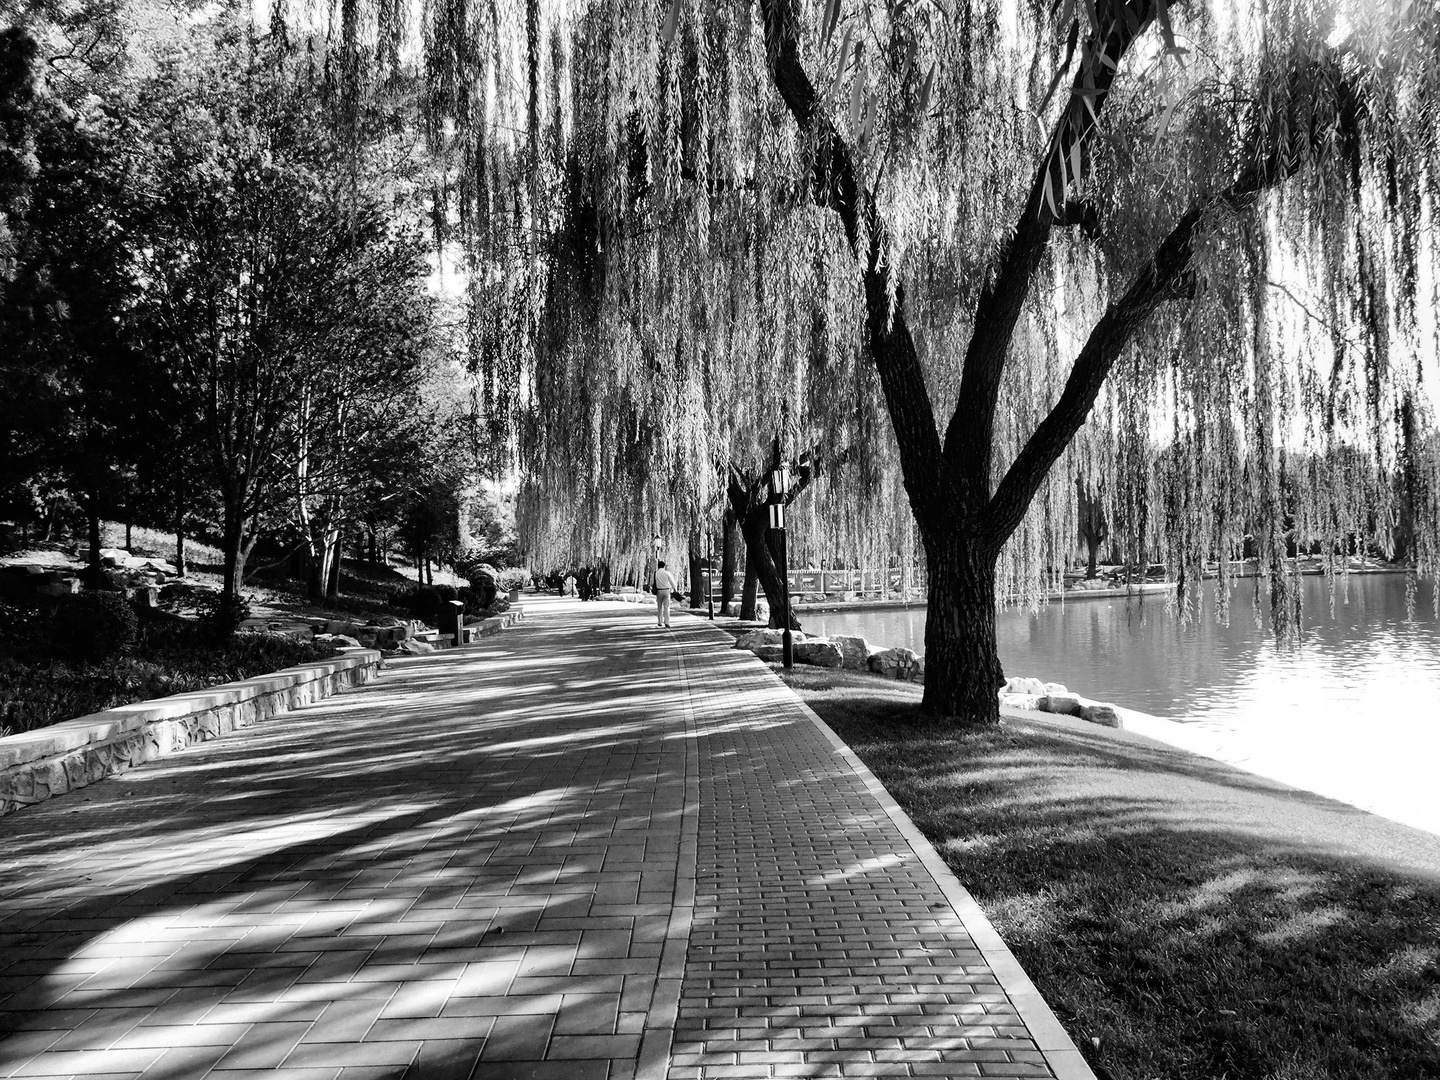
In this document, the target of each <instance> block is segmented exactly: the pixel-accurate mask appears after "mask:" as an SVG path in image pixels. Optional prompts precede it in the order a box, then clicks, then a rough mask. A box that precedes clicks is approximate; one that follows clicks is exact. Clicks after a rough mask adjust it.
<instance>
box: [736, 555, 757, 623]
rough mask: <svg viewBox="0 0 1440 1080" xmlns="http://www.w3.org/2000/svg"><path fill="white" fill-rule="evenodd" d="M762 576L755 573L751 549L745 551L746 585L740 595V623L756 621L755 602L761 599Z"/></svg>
mask: <svg viewBox="0 0 1440 1080" xmlns="http://www.w3.org/2000/svg"><path fill="white" fill-rule="evenodd" d="M759 592H760V576H759V575H758V574H756V573H755V560H754V559H752V558H751V557H750V549H749V548H748V547H747V548H746V549H745V585H744V588H743V589H742V590H741V593H740V621H741V622H754V621H755V601H756V600H757V599H759Z"/></svg>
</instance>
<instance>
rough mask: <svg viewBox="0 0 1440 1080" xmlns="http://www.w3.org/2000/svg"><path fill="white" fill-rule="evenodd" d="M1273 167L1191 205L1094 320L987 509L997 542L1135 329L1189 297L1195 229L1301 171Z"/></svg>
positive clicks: (986, 524) (984, 523)
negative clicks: (1124, 288) (1217, 213)
mask: <svg viewBox="0 0 1440 1080" xmlns="http://www.w3.org/2000/svg"><path fill="white" fill-rule="evenodd" d="M1272 165H1273V166H1274V167H1272V168H1269V169H1265V168H1252V169H1251V170H1249V171H1247V172H1246V173H1245V174H1243V175H1242V176H1241V177H1240V179H1239V180H1237V181H1235V183H1233V184H1231V185H1230V186H1229V187H1228V188H1225V189H1224V190H1222V191H1219V192H1215V193H1212V194H1210V195H1207V196H1205V197H1203V198H1201V199H1199V200H1198V201H1197V202H1196V203H1195V204H1194V205H1193V206H1191V208H1190V209H1189V210H1188V211H1187V212H1186V213H1185V215H1184V217H1182V218H1181V219H1180V220H1179V222H1177V223H1176V225H1175V227H1174V228H1173V229H1171V231H1170V235H1169V236H1167V237H1166V238H1165V239H1164V240H1163V241H1162V242H1161V244H1160V245H1159V247H1157V248H1156V250H1155V254H1154V255H1152V256H1151V258H1150V261H1149V262H1147V263H1146V264H1145V266H1144V267H1143V268H1142V269H1141V270H1140V272H1139V273H1138V274H1136V275H1135V278H1134V280H1133V281H1132V282H1131V284H1130V288H1129V289H1128V290H1127V291H1126V293H1125V295H1124V296H1123V297H1121V298H1120V300H1119V301H1118V302H1116V303H1114V304H1111V305H1110V307H1109V308H1107V309H1106V311H1105V314H1104V315H1103V316H1101V318H1100V321H1099V322H1098V323H1096V324H1095V328H1094V329H1093V330H1092V331H1091V332H1090V337H1089V339H1088V340H1087V341H1086V342H1085V346H1084V348H1083V349H1081V350H1080V355H1079V357H1077V358H1076V360H1075V366H1074V367H1073V368H1071V370H1070V377H1069V378H1068V379H1067V380H1066V381H1065V389H1064V391H1063V392H1062V393H1061V395H1060V399H1059V400H1058V401H1057V402H1056V403H1055V407H1054V408H1052V409H1051V410H1050V413H1049V415H1047V416H1046V417H1045V419H1044V420H1042V421H1041V422H1040V425H1039V426H1038V427H1036V429H1035V431H1034V433H1033V434H1032V435H1031V436H1030V438H1029V440H1028V441H1027V442H1026V443H1025V446H1024V448H1023V449H1022V450H1021V451H1020V453H1019V454H1018V455H1017V456H1016V458H1015V460H1014V462H1013V463H1012V464H1011V466H1010V468H1009V470H1008V471H1007V472H1006V473H1005V477H1004V479H1003V480H1001V481H1000V485H999V487H997V488H996V490H995V496H994V498H992V499H991V500H990V503H989V505H988V506H987V507H986V508H985V513H984V516H983V518H982V520H981V527H982V528H983V529H984V531H985V532H986V533H987V534H988V535H989V537H990V539H991V541H992V542H993V543H994V544H995V545H996V546H997V547H998V546H999V545H1000V544H1003V543H1004V542H1005V540H1006V539H1008V538H1009V536H1010V535H1011V533H1013V532H1014V531H1015V529H1016V528H1018V527H1019V525H1020V521H1021V520H1022V519H1023V518H1024V516H1025V511H1026V509H1027V508H1028V507H1029V506H1030V501H1031V500H1032V499H1033V498H1034V497H1035V493H1036V492H1037V491H1038V490H1039V489H1040V485H1041V484H1042V483H1043V482H1044V480H1045V476H1046V474H1047V473H1049V471H1050V468H1051V466H1052V465H1054V464H1055V462H1056V461H1057V460H1058V459H1059V457H1060V455H1061V454H1062V453H1064V451H1065V447H1067V446H1068V445H1070V440H1071V439H1072V438H1073V437H1074V436H1075V433H1076V432H1077V431H1079V430H1080V426H1081V425H1082V424H1084V423H1085V419H1086V417H1088V416H1089V415H1090V409H1091V407H1092V406H1093V405H1094V404H1095V398H1096V396H1097V395H1098V394H1099V393H1100V387H1101V386H1102V385H1103V384H1104V382H1105V378H1106V376H1107V375H1109V374H1110V369H1111V368H1112V367H1113V366H1114V364H1115V361H1116V359H1118V358H1119V356H1120V352H1121V350H1123V349H1124V348H1125V346H1126V345H1127V344H1128V343H1129V341H1130V338H1131V337H1132V336H1133V335H1134V333H1135V331H1136V330H1137V329H1138V328H1139V327H1140V325H1141V324H1142V323H1143V322H1144V321H1145V319H1146V318H1148V317H1149V316H1150V314H1151V313H1152V312H1153V311H1154V310H1155V309H1156V308H1157V307H1159V306H1160V305H1161V304H1162V303H1164V302H1165V301H1166V300H1172V299H1176V298H1178V297H1180V296H1182V295H1183V292H1184V289H1185V288H1186V283H1187V281H1188V280H1189V279H1190V277H1191V265H1190V262H1191V257H1192V255H1193V253H1194V249H1193V242H1194V238H1195V230H1196V228H1197V227H1198V226H1199V225H1200V223H1201V222H1202V221H1203V220H1204V219H1205V217H1206V215H1207V214H1209V213H1210V212H1211V211H1212V210H1215V209H1218V208H1221V207H1228V208H1230V209H1232V210H1238V209H1241V208H1242V207H1244V206H1246V205H1248V204H1249V203H1251V202H1253V201H1254V199H1255V198H1256V197H1257V196H1258V195H1259V194H1260V192H1262V191H1264V190H1266V189H1267V188H1270V187H1274V186H1275V185H1277V184H1279V183H1280V182H1281V181H1282V180H1284V179H1285V178H1286V177H1287V176H1289V175H1290V173H1291V172H1293V171H1294V166H1293V164H1292V165H1286V164H1284V163H1281V162H1272Z"/></svg>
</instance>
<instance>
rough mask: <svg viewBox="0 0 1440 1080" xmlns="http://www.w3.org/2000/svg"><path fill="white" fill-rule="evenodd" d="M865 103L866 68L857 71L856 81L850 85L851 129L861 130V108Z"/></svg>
mask: <svg viewBox="0 0 1440 1080" xmlns="http://www.w3.org/2000/svg"><path fill="white" fill-rule="evenodd" d="M864 103H865V69H864V68H863V67H862V68H860V69H859V70H858V71H856V72H855V82H854V83H853V84H852V85H851V87H850V131H851V132H852V133H854V132H857V131H859V130H860V108H861V106H862V105H863V104H864Z"/></svg>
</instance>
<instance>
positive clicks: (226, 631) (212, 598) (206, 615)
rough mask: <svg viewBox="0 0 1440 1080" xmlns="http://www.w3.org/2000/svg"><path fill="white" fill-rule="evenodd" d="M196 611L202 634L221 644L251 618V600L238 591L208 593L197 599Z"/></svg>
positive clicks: (209, 639) (207, 638)
mask: <svg viewBox="0 0 1440 1080" xmlns="http://www.w3.org/2000/svg"><path fill="white" fill-rule="evenodd" d="M195 612H196V615H197V616H198V619H199V623H200V634H201V636H202V637H204V638H205V639H206V640H208V641H210V642H212V643H215V644H219V643H222V642H225V641H228V640H229V639H230V638H231V637H232V636H233V635H234V633H235V631H236V630H238V629H239V628H240V624H241V623H243V622H244V621H245V620H246V619H248V618H250V601H249V600H248V599H246V598H245V597H243V596H240V595H238V594H236V593H227V592H219V593H207V594H206V595H204V596H202V597H200V598H199V599H198V600H197V601H196V603H195Z"/></svg>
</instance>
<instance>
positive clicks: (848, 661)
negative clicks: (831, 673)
mask: <svg viewBox="0 0 1440 1080" xmlns="http://www.w3.org/2000/svg"><path fill="white" fill-rule="evenodd" d="M830 640H831V641H832V642H834V643H835V645H836V647H838V648H839V650H840V657H841V660H842V661H843V663H842V665H841V666H842V667H845V668H847V669H848V670H850V671H867V670H869V667H870V653H871V652H872V651H873V650H872V649H871V648H870V643H869V642H868V641H866V640H865V639H864V638H863V637H856V636H854V635H851V634H836V635H835V636H834V637H832V638H831V639H830Z"/></svg>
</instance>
